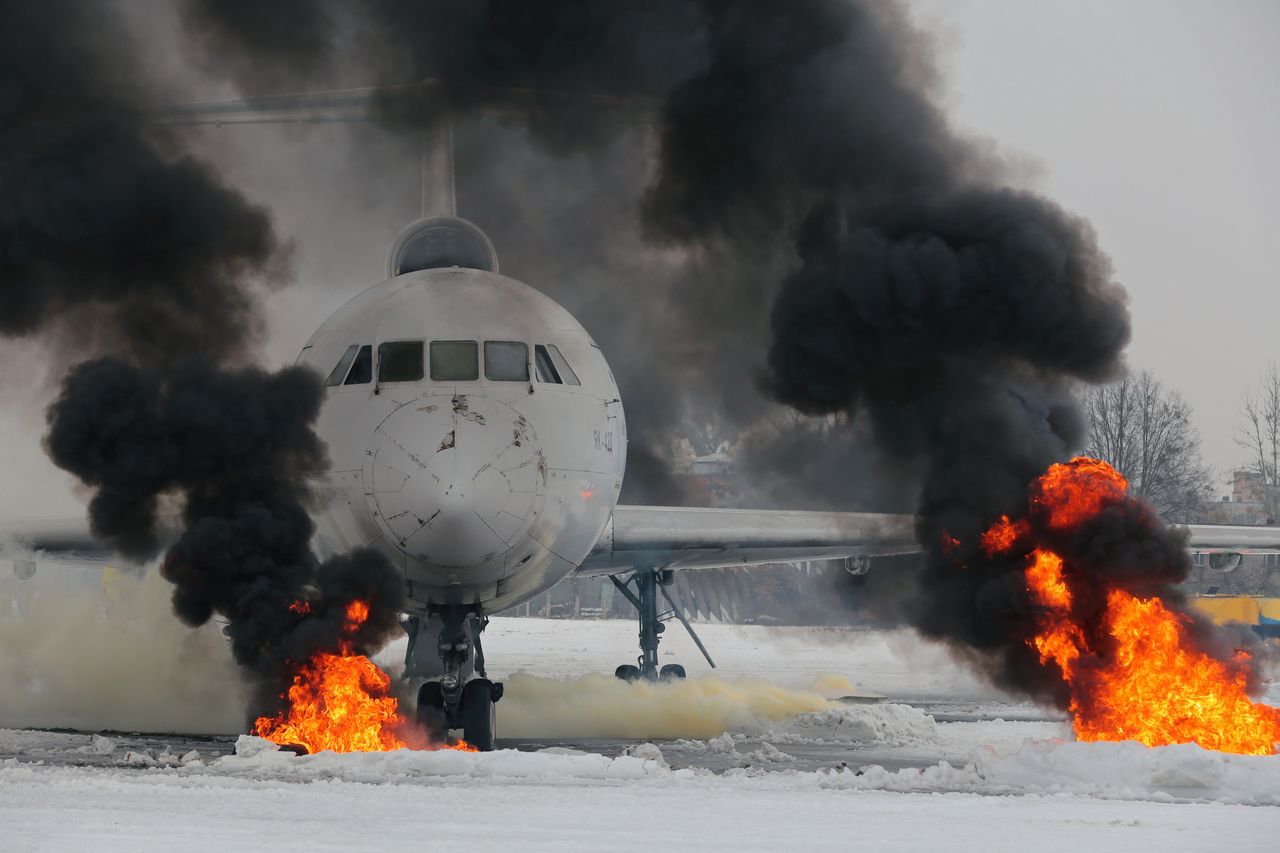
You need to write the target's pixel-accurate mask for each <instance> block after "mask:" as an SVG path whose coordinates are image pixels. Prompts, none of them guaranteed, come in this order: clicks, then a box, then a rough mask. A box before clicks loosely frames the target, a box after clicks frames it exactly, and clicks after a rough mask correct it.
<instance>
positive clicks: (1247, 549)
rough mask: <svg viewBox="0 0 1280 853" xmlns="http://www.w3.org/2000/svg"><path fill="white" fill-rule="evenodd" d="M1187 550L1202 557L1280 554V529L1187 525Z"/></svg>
mask: <svg viewBox="0 0 1280 853" xmlns="http://www.w3.org/2000/svg"><path fill="white" fill-rule="evenodd" d="M1186 528H1187V530H1188V531H1189V532H1190V534H1191V537H1190V539H1188V541H1187V548H1188V549H1189V550H1190V551H1191V552H1193V553H1197V552H1198V553H1202V554H1280V527H1243V526H1239V525H1229V524H1188V525H1186Z"/></svg>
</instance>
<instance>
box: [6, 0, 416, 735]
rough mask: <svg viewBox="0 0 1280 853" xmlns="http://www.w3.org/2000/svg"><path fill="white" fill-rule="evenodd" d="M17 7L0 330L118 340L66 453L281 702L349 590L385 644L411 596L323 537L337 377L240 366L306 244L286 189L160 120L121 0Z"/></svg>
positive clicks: (104, 347)
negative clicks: (281, 220)
mask: <svg viewBox="0 0 1280 853" xmlns="http://www.w3.org/2000/svg"><path fill="white" fill-rule="evenodd" d="M4 19H5V26H4V29H3V32H0V68H2V69H3V80H4V82H3V84H0V241H2V243H3V247H4V251H3V253H2V255H0V334H2V335H6V336H40V337H41V338H42V339H43V340H44V341H46V342H47V343H48V344H49V348H50V350H51V351H55V352H56V353H57V354H58V355H60V356H62V357H65V358H72V359H73V358H76V357H83V356H85V355H98V356H101V357H99V358H96V359H94V360H91V361H88V362H85V363H82V364H80V365H79V366H77V367H75V368H74V369H72V371H71V372H70V374H69V375H68V376H67V377H66V379H65V380H64V382H63V384H62V387H61V392H60V395H59V397H58V399H57V401H56V402H55V403H54V404H53V405H52V406H51V407H50V409H49V412H48V422H49V432H48V436H47V438H46V447H47V450H48V452H49V455H50V456H51V458H52V459H53V460H54V462H55V463H57V464H58V465H60V466H61V467H63V468H65V469H66V470H68V471H70V472H72V473H73V474H75V475H76V476H78V477H79V478H80V479H81V480H82V481H83V482H84V483H86V484H87V485H89V486H90V487H91V488H92V489H93V499H92V502H91V505H90V517H91V523H92V528H93V530H94V532H95V533H96V534H97V535H98V536H100V537H101V538H102V539H103V541H104V542H106V543H108V544H109V545H110V546H112V547H113V548H115V549H116V550H117V551H118V552H119V553H121V554H123V555H127V556H130V557H135V558H139V559H143V558H150V557H153V556H155V555H156V554H157V553H159V552H160V551H161V550H162V549H163V548H164V547H165V546H166V545H167V546H168V548H167V551H166V552H165V556H164V562H163V572H164V574H165V576H166V577H167V578H168V579H169V580H170V581H172V582H173V584H174V607H175V610H176V611H177V613H178V615H179V616H180V617H181V618H183V619H184V620H186V621H187V622H189V623H191V624H193V625H194V624H200V623H202V622H205V621H207V620H208V619H209V618H210V617H211V616H212V615H213V614H214V613H218V614H221V615H222V616H224V617H226V618H227V619H228V621H229V625H228V628H227V631H228V633H229V635H230V637H231V640H232V647H233V651H234V653H235V656H236V659H237V660H238V661H239V662H241V663H242V664H244V665H245V666H246V667H248V668H249V669H250V671H252V672H253V673H254V674H255V676H257V681H258V684H259V686H260V687H261V689H262V696H261V697H260V698H261V700H262V701H261V702H260V703H259V704H260V705H262V706H263V707H262V708H258V709H254V710H255V711H261V710H269V709H270V705H271V703H270V699H271V698H272V697H274V696H277V695H278V694H279V692H280V690H281V688H282V687H283V686H284V685H286V684H287V678H286V677H287V671H286V670H287V662H288V661H290V660H292V661H297V660H301V659H305V656H306V655H309V654H310V653H312V652H313V651H316V650H320V649H332V648H334V647H335V646H336V642H337V639H338V638H339V637H340V636H341V631H340V628H341V621H342V613H343V611H344V610H345V605H346V603H347V602H349V601H350V600H352V599H353V598H357V597H359V598H362V599H365V600H367V601H369V602H370V604H371V611H372V615H371V617H370V619H369V621H368V622H367V623H366V624H365V625H364V626H363V628H362V629H361V634H360V636H358V637H356V643H357V645H359V646H361V647H364V648H368V647H371V646H373V645H375V644H376V642H377V641H379V640H381V639H385V637H386V635H387V632H388V631H389V630H390V629H391V628H392V627H393V625H394V621H395V618H396V614H397V610H398V608H399V607H400V603H401V598H402V595H403V591H402V590H401V588H400V582H399V579H398V577H397V575H396V573H395V572H394V570H393V569H392V568H391V567H390V566H389V565H388V564H387V562H386V561H385V560H384V559H382V558H381V557H379V556H377V555H375V554H372V553H368V552H359V553H356V554H352V555H350V556H347V557H339V558H335V559H333V560H330V561H328V562H326V563H324V564H320V563H318V562H317V561H316V560H315V558H314V557H312V555H311V552H310V550H309V543H310V538H311V534H312V530H313V528H312V523H311V521H310V519H309V517H308V514H307V511H308V510H309V509H314V508H316V506H317V503H318V502H317V497H316V491H315V489H316V483H317V479H318V478H319V477H320V476H321V475H322V474H323V472H324V470H325V467H326V454H325V448H324V446H323V444H322V443H321V441H320V440H319V438H318V437H317V436H316V434H315V432H314V423H315V418H316V415H317V413H318V411H319V405H320V399H321V393H322V388H321V385H320V380H319V378H318V377H317V376H315V375H313V374H311V373H308V372H306V371H303V370H300V369H288V370H284V371H281V372H279V373H275V374H271V373H266V372H264V371H261V370H258V369H255V368H245V367H233V366H229V365H234V364H235V363H237V362H243V361H244V359H245V358H246V357H247V356H248V355H249V354H250V347H251V346H252V344H253V342H254V341H255V339H256V337H257V334H258V332H259V329H260V321H259V317H258V313H257V305H256V298H255V291H254V286H255V284H256V282H258V281H265V282H266V283H268V284H271V283H276V282H279V281H280V280H282V278H281V277H282V274H283V270H284V268H285V266H286V265H287V263H286V262H287V252H286V251H285V249H284V248H283V247H282V245H281V243H280V241H279V239H278V238H277V236H276V235H275V233H274V231H273V229H272V227H271V222H270V219H269V217H268V216H267V214H266V212H265V211H264V210H262V209H261V208H259V207H257V206H255V205H254V204H252V203H250V202H249V201H248V200H247V199H246V198H245V197H244V196H243V195H242V194H241V193H239V192H238V191H237V190H235V189H233V188H231V187H229V186H228V185H227V184H226V183H224V182H223V181H222V180H221V179H220V177H219V176H218V174H217V173H216V172H215V171H214V170H213V169H212V168H211V167H209V166H208V165H206V164H204V163H202V162H200V161H198V160H196V159H195V158H193V157H192V156H190V155H189V154H188V153H186V152H185V151H184V150H183V147H182V145H181V143H180V141H179V140H178V139H177V138H176V137H174V136H173V135H172V134H171V133H170V132H168V131H166V130H165V128H163V127H161V126H159V125H157V124H156V123H155V122H154V121H153V120H152V118H151V114H152V112H153V110H154V108H155V107H156V105H157V94H156V92H155V91H154V90H153V89H152V83H151V82H150V81H147V80H145V79H144V75H143V73H142V70H141V69H140V67H139V66H138V64H137V63H136V61H135V58H134V57H135V56H136V55H137V52H138V50H139V48H140V45H139V44H138V43H136V42H135V41H134V40H133V39H132V38H131V33H130V31H129V29H128V28H127V27H126V26H125V25H124V24H123V22H122V21H121V19H120V18H119V17H118V16H117V12H116V9H115V7H114V6H113V5H111V4H108V3H97V2H89V0H81V1H80V2H77V0H52V2H48V3H6V4H5V16H4ZM171 505H172V506H177V507H178V510H177V516H176V521H175V522H174V523H170V524H165V523H164V508H165V507H168V506H171ZM174 536H176V540H175V539H173V537H174ZM299 601H306V602H308V604H307V607H306V608H295V609H293V610H291V609H290V605H291V604H293V603H294V602H299ZM299 609H302V610H305V611H306V612H305V613H300V612H298V610H299Z"/></svg>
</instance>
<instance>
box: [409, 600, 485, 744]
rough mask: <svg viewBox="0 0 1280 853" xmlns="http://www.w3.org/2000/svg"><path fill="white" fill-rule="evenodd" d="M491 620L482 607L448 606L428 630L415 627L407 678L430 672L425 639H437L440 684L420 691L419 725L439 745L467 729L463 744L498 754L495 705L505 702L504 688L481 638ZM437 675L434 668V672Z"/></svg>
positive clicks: (434, 615) (434, 614)
mask: <svg viewBox="0 0 1280 853" xmlns="http://www.w3.org/2000/svg"><path fill="white" fill-rule="evenodd" d="M488 624H489V620H488V618H487V617H485V616H484V614H483V613H481V612H480V610H479V608H476V607H458V606H442V607H436V608H433V609H432V610H431V611H430V612H429V613H428V614H427V622H426V624H425V625H418V624H417V623H416V621H415V624H414V625H413V631H412V633H411V635H410V641H409V649H408V652H407V654H406V659H405V671H406V673H407V674H416V673H419V672H422V671H424V670H426V669H428V666H427V662H426V661H424V660H422V659H421V656H422V655H423V654H425V653H426V650H425V649H423V648H421V646H422V644H423V640H424V638H429V636H430V634H431V633H432V631H434V630H437V629H438V633H436V657H437V659H438V665H439V673H440V674H439V678H437V679H434V680H431V681H427V682H425V683H424V684H423V685H422V687H420V688H419V689H418V712H417V719H418V722H419V724H420V725H422V727H423V728H424V729H426V730H427V734H428V736H429V737H430V738H431V739H432V740H433V741H435V742H442V741H444V740H445V739H446V737H447V736H448V732H449V730H450V729H462V737H463V739H464V740H465V741H466V742H467V743H469V744H471V745H472V746H474V747H475V748H476V749H479V750H481V751H482V752H488V751H489V750H491V749H493V740H494V735H495V733H496V725H495V723H496V716H495V713H494V703H495V702H497V701H498V700H499V699H501V698H502V685H501V684H497V683H494V682H492V681H490V680H489V677H488V675H487V674H486V673H485V669H484V647H483V646H482V645H481V643H480V634H481V633H482V632H483V631H484V629H485V627H486V626H487V625H488ZM431 668H433V669H434V667H431Z"/></svg>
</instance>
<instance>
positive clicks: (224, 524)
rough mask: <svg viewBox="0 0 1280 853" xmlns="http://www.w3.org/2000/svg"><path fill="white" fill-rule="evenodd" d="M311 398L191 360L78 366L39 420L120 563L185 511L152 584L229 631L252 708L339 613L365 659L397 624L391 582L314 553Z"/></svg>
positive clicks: (315, 399) (377, 559)
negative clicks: (177, 507) (176, 510)
mask: <svg viewBox="0 0 1280 853" xmlns="http://www.w3.org/2000/svg"><path fill="white" fill-rule="evenodd" d="M322 395H323V389H322V387H321V385H320V384H319V382H318V381H317V380H316V377H315V375H314V374H313V373H311V372H310V371H309V370H305V369H302V368H286V369H284V370H281V371H280V372H278V373H267V372H265V371H262V370H260V369H257V368H253V367H248V368H240V369H226V368H222V367H220V366H218V365H216V364H213V363H210V362H209V361H207V360H204V359H200V358H198V357H188V358H186V359H183V360H182V361H180V362H178V363H177V364H176V365H173V366H172V367H170V368H168V369H165V370H154V369H143V368H137V367H134V366H132V365H129V364H126V363H124V362H122V361H119V360H117V359H99V360H95V361H89V362H86V363H84V364H81V365H80V366H78V367H76V368H75V369H74V370H73V371H72V372H71V374H70V375H69V376H68V377H67V379H66V381H65V382H64V383H63V386H62V393H61V396H60V397H59V398H58V399H57V400H56V401H55V402H54V404H53V405H52V406H51V407H50V409H49V434H48V437H47V439H46V445H47V449H48V451H49V455H50V457H51V458H52V459H53V460H54V462H56V463H57V464H58V465H59V466H60V467H62V468H64V469H66V470H67V471H70V472H71V473H73V474H75V475H76V476H77V477H79V478H80V480H81V481H83V482H84V483H86V484H88V485H89V486H91V487H93V489H94V497H93V500H92V502H91V503H90V506H89V512H90V520H91V522H92V525H93V531H94V534H95V535H96V536H98V537H99V538H101V539H102V540H103V541H104V542H106V543H108V544H109V545H111V546H112V547H113V548H114V549H115V550H117V551H118V552H120V553H121V554H124V555H127V556H131V557H136V558H146V557H150V556H152V555H154V554H155V553H156V551H157V550H158V548H159V546H160V544H161V542H162V538H161V537H162V535H163V529H162V528H163V524H164V522H165V519H164V518H162V517H161V515H160V507H161V506H162V505H163V501H164V499H165V498H169V497H178V498H181V507H182V509H181V517H180V522H179V523H178V524H177V527H178V529H179V531H180V532H179V533H178V535H177V539H176V541H174V542H173V543H172V544H171V545H170V546H169V547H168V548H167V550H166V551H165V554H164V559H163V563H162V567H161V572H162V574H163V575H164V577H165V578H166V579H167V580H169V581H170V582H171V583H172V584H173V585H174V593H173V605H174V610H175V612H176V613H177V615H178V616H179V617H180V618H181V619H182V620H183V621H185V622H187V623H188V624H191V625H201V624H203V623H205V622H207V621H208V620H209V619H210V618H211V617H212V616H213V615H214V614H215V613H216V614H220V615H222V616H224V617H226V618H227V619H228V625H227V634H228V636H229V638H230V640H231V649H232V652H233V654H234V656H235V658H236V660H237V661H238V662H239V663H241V664H243V665H244V666H245V667H247V668H248V669H250V670H251V671H252V672H254V673H256V674H257V675H258V676H260V684H259V686H260V687H261V688H262V691H263V695H262V697H260V698H261V700H262V704H261V705H260V707H259V708H257V709H255V710H256V711H258V712H263V711H266V710H274V709H273V708H271V707H270V699H271V698H272V697H276V696H278V695H279V692H280V688H281V685H282V684H285V685H287V683H288V676H289V672H290V671H289V665H290V663H291V662H292V663H296V662H300V661H306V660H309V659H310V658H311V657H312V655H314V654H315V653H316V652H320V651H334V650H335V648H336V641H337V639H338V638H340V637H343V636H344V633H343V626H344V624H345V621H346V620H345V613H346V608H347V605H348V604H350V603H351V602H352V601H355V600H360V601H364V602H367V603H368V604H369V606H370V608H369V609H370V618H369V620H368V621H367V622H365V623H364V624H363V625H361V626H360V628H359V631H358V633H357V634H356V635H355V636H354V637H352V638H351V640H352V644H353V646H354V647H355V648H356V649H358V650H359V651H360V652H361V653H368V652H370V651H372V650H375V649H376V648H377V647H378V646H380V645H381V643H382V642H384V641H385V640H386V639H387V637H388V636H389V635H390V632H391V631H392V630H394V629H395V627H396V625H397V616H398V613H399V611H400V609H401V607H402V606H403V603H404V600H403V599H404V590H403V584H402V583H401V581H400V578H399V577H398V575H397V574H396V573H395V572H394V571H393V570H391V567H390V566H389V565H388V564H387V562H386V560H385V559H384V558H383V557H382V556H381V555H379V554H377V553H375V552H372V551H357V552H354V553H352V554H350V555H347V556H338V557H334V558H332V559H330V560H328V561H326V562H324V563H319V562H318V561H317V560H316V559H315V557H314V556H312V553H311V549H310V543H311V537H312V534H313V533H314V525H313V524H312V521H311V518H310V516H309V514H308V510H311V509H316V508H317V507H318V506H319V501H318V498H317V494H316V487H317V481H318V479H319V478H320V476H321V475H322V474H323V472H324V471H325V470H326V469H327V467H328V458H327V452H326V449H325V447H324V444H323V443H322V442H321V441H320V439H319V437H318V436H317V435H316V434H315V432H314V429H313V427H314V423H315V419H316V416H317V415H318V414H319V411H320V403H321V399H322Z"/></svg>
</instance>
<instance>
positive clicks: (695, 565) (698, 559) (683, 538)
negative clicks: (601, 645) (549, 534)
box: [575, 506, 920, 577]
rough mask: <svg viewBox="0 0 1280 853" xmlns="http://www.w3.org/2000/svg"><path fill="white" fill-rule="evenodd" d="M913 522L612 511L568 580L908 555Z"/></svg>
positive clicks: (823, 515)
mask: <svg viewBox="0 0 1280 853" xmlns="http://www.w3.org/2000/svg"><path fill="white" fill-rule="evenodd" d="M915 523H916V520H915V517H914V516H911V515H891V514H886V513H862V512H798V511H794V510H756V509H709V508H693V507H659V506H619V507H616V508H615V509H614V513H613V518H612V519H611V520H610V522H609V524H608V526H607V527H606V528H605V532H604V535H602V536H601V537H600V541H599V543H598V544H597V545H596V548H595V549H594V550H593V551H592V553H591V554H590V555H589V556H588V557H587V559H586V560H584V561H583V563H582V565H581V566H580V567H579V568H578V569H577V571H576V572H575V576H577V577H591V576H595V575H612V574H618V573H619V572H625V571H629V570H632V569H636V568H652V569H668V570H689V569H713V568H726V567H731V566H752V565H761V564H764V563H786V562H795V561H797V560H839V559H848V558H857V557H872V556H888V555H893V554H911V553H916V552H918V551H919V550H920V546H919V544H918V543H917V541H916V536H915Z"/></svg>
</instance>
